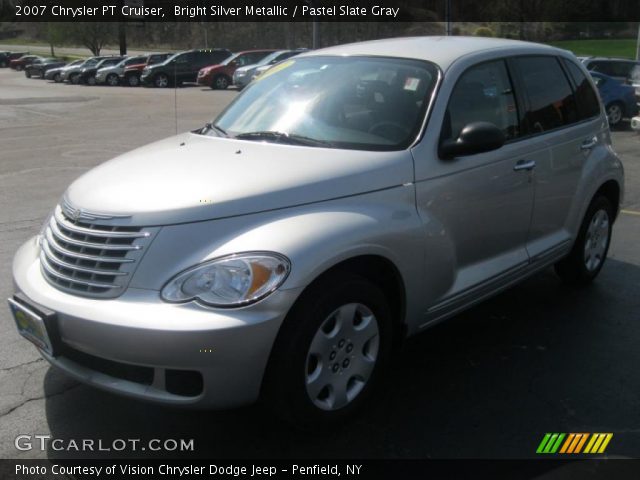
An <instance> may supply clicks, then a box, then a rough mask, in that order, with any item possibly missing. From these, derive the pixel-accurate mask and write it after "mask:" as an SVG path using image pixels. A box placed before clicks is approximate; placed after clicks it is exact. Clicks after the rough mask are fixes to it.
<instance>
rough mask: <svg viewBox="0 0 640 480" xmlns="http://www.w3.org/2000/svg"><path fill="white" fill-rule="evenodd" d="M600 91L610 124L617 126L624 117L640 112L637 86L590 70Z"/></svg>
mask: <svg viewBox="0 0 640 480" xmlns="http://www.w3.org/2000/svg"><path fill="white" fill-rule="evenodd" d="M590 73H591V76H592V77H593V80H594V82H595V84H596V86H597V87H598V91H599V92H600V98H601V99H602V103H603V104H604V107H605V110H606V112H607V119H608V120H609V125H611V126H612V127H617V126H619V125H620V124H621V123H622V120H623V119H624V118H631V117H633V116H635V115H637V114H638V104H637V103H636V95H635V88H633V87H632V86H630V85H623V84H622V83H620V82H619V81H618V80H616V79H615V78H613V77H610V76H608V75H604V74H602V73H598V72H590Z"/></svg>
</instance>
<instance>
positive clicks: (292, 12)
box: [0, 0, 640, 22]
mask: <svg viewBox="0 0 640 480" xmlns="http://www.w3.org/2000/svg"><path fill="white" fill-rule="evenodd" d="M447 12H449V14H450V15H449V18H450V20H451V21H454V22H461V21H474V22H541V21H556V22H581V21H584V22H593V21H598V22H629V21H638V20H640V2H638V1H627V2H610V1H608V0H574V1H572V2H557V1H551V0H544V1H540V0H539V1H535V2H533V1H526V0H525V1H522V0H483V1H478V0H0V21H4V22H56V21H60V22H69V21H80V22H96V21H97V22H122V21H124V22H127V21H132V22H140V21H148V22H163V21H171V22H175V21H180V22H193V21H195V22H222V21H224V22H247V21H251V22H259V21H270V22H291V21H312V20H316V21H321V22H335V21H358V22H363V21H365V22H376V21H384V22H389V21H395V22H438V21H444V20H445V19H446V18H447Z"/></svg>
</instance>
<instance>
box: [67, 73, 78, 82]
mask: <svg viewBox="0 0 640 480" xmlns="http://www.w3.org/2000/svg"><path fill="white" fill-rule="evenodd" d="M69 82H70V83H73V84H74V85H78V84H79V83H80V74H79V73H74V74H72V75H70V76H69Z"/></svg>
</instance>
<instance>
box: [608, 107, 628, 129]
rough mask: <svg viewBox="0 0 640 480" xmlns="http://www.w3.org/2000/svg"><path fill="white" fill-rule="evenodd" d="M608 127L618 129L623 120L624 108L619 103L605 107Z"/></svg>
mask: <svg viewBox="0 0 640 480" xmlns="http://www.w3.org/2000/svg"><path fill="white" fill-rule="evenodd" d="M606 111H607V119H608V120H609V126H610V127H618V126H620V124H621V123H622V119H623V118H624V106H623V105H622V104H621V103H620V102H612V103H610V104H609V105H607V107H606Z"/></svg>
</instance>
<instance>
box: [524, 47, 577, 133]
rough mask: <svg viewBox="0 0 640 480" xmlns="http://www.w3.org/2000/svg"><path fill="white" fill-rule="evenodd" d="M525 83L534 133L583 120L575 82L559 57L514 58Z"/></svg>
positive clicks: (528, 117) (528, 113)
mask: <svg viewBox="0 0 640 480" xmlns="http://www.w3.org/2000/svg"><path fill="white" fill-rule="evenodd" d="M514 62H515V64H516V65H517V67H518V70H519V72H520V75H521V77H522V82H523V84H524V87H525V90H526V95H527V98H528V99H529V105H528V109H527V111H526V112H525V121H526V122H527V124H528V125H529V128H530V130H531V131H532V133H541V132H547V131H549V130H554V129H556V128H560V127H563V126H565V125H570V124H572V123H575V122H578V121H579V116H578V111H577V107H576V101H575V98H574V96H573V92H572V90H571V85H570V84H569V80H568V79H567V77H566V75H565V74H564V72H563V71H562V67H560V63H558V60H557V59H556V58H555V57H542V56H540V57H521V58H516V59H514Z"/></svg>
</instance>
